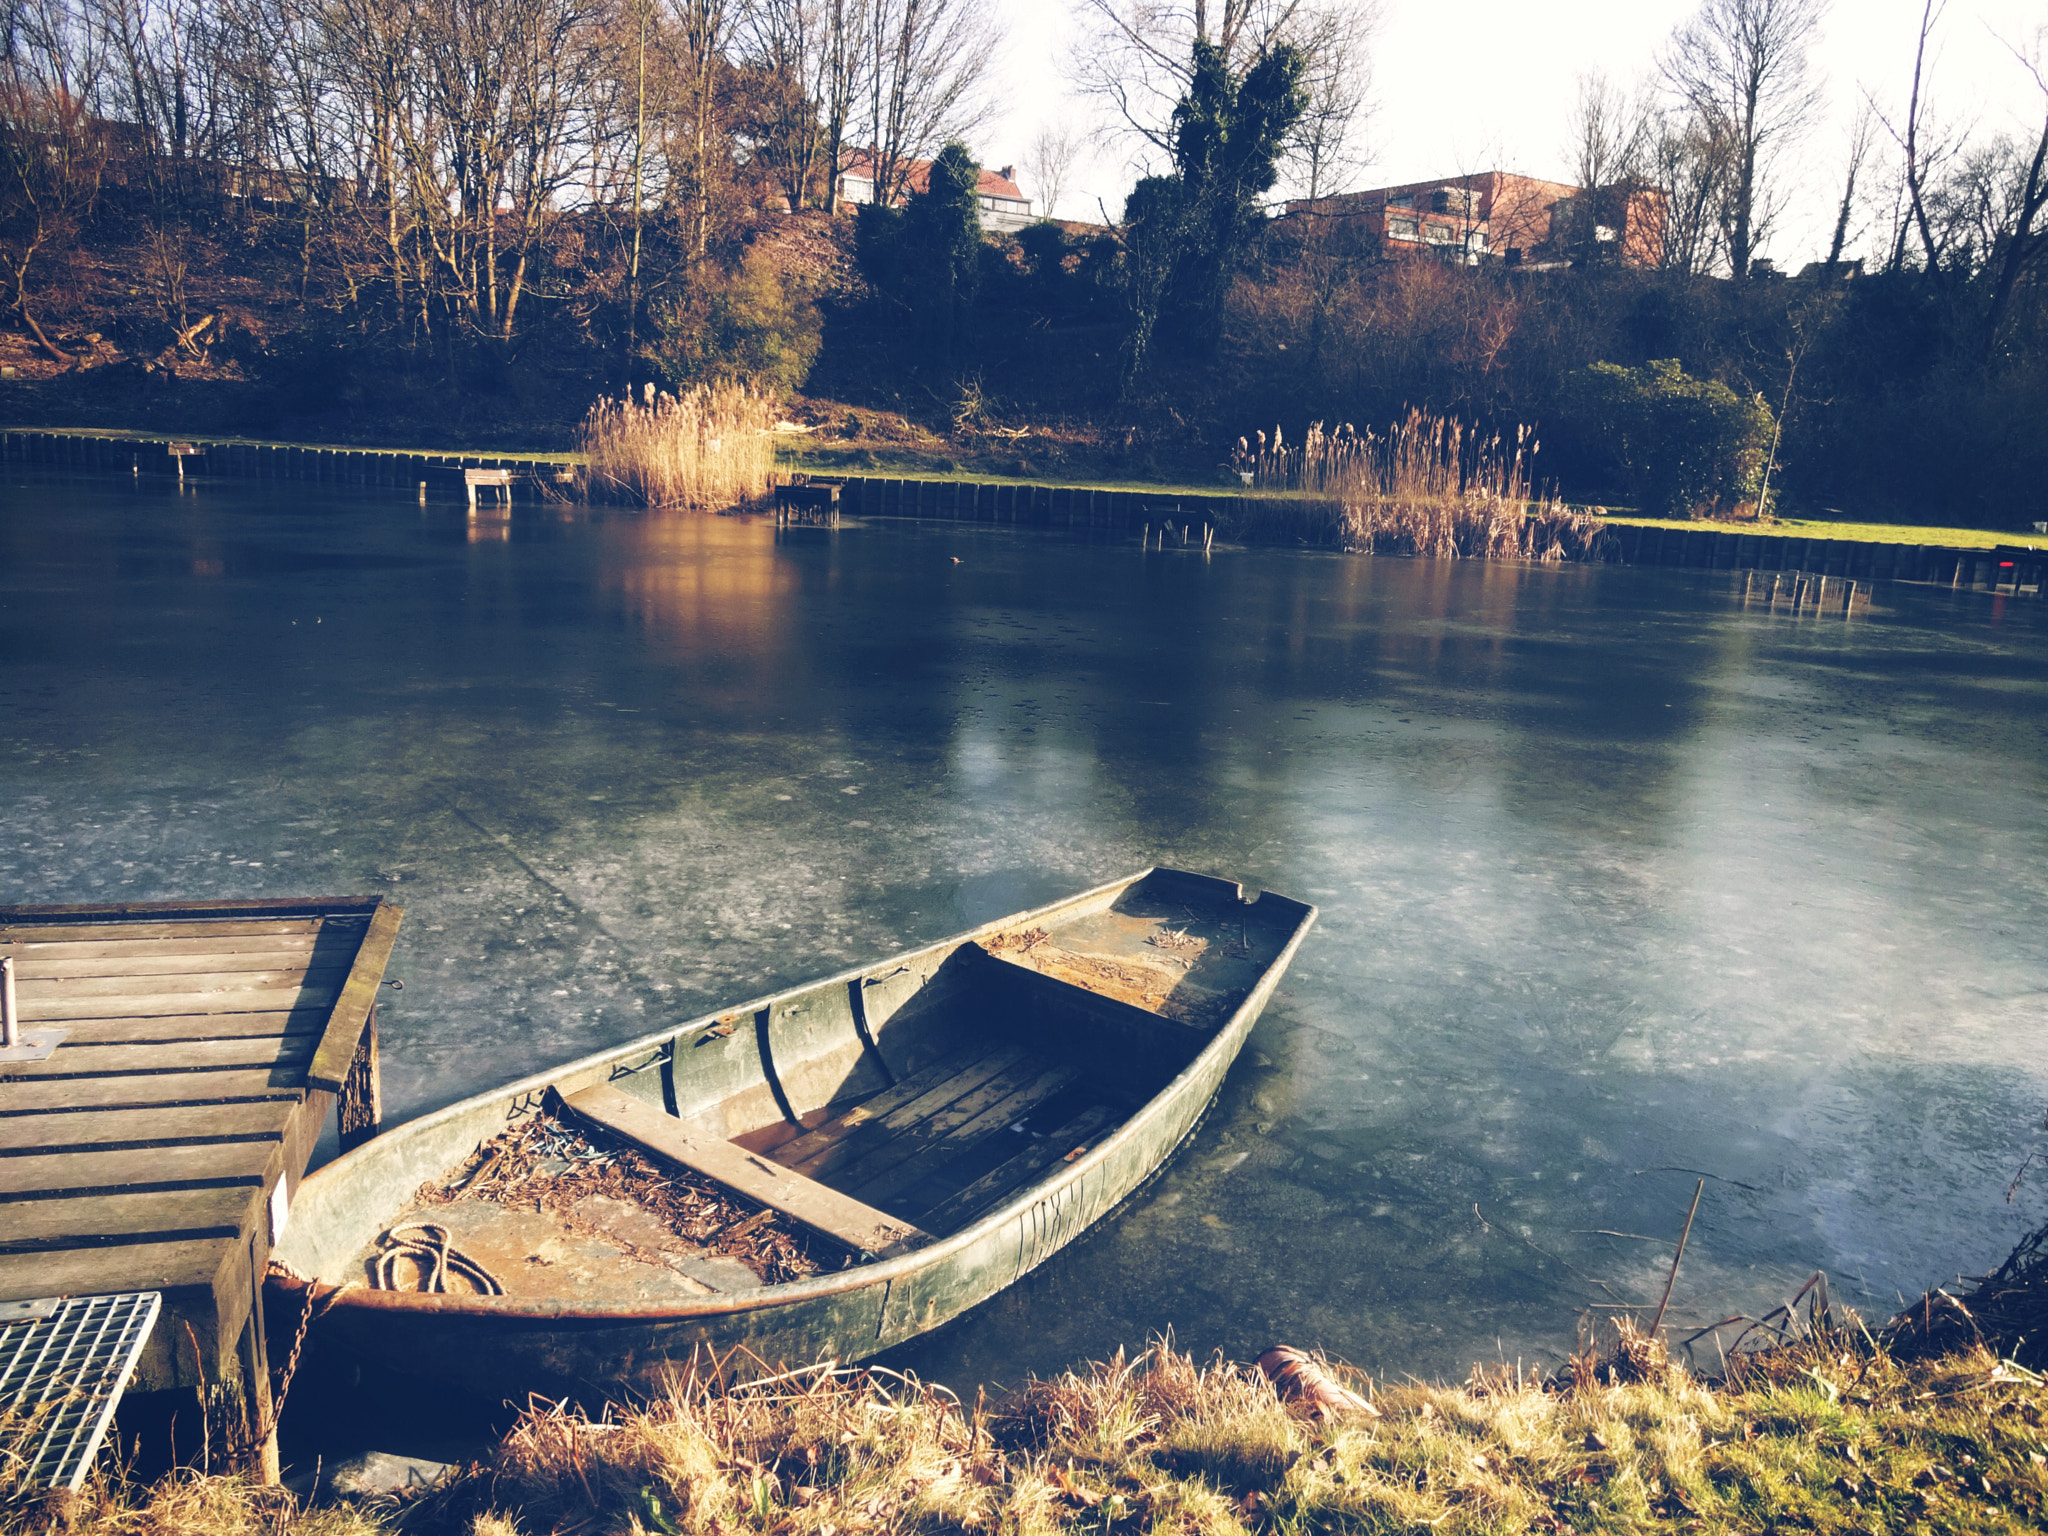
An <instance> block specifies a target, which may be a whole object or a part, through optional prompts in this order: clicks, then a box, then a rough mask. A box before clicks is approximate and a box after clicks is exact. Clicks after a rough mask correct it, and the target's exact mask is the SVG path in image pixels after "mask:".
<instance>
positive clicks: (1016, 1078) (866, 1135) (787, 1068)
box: [270, 869, 1316, 1398]
mask: <svg viewBox="0 0 2048 1536" xmlns="http://www.w3.org/2000/svg"><path fill="white" fill-rule="evenodd" d="M1315 916H1316V909H1315V908H1314V907H1312V906H1308V905H1305V904H1303V903H1301V902H1298V901H1292V900H1289V899H1288V898H1286V897H1284V896H1276V895H1273V894H1271V893H1270V892H1269V893H1264V894H1261V895H1259V896H1258V897H1256V898H1254V899H1250V900H1247V899H1246V897H1245V896H1244V892H1243V888H1242V887H1241V886H1238V885H1235V884H1232V883H1231V882H1229V881H1225V880H1218V879H1214V878H1211V877H1208V876H1204V875H1193V874H1187V873H1183V872H1181V871H1177V870H1168V869H1153V870H1147V871H1145V872H1144V873H1142V874H1139V875H1135V876H1132V877H1130V878H1129V879H1125V880H1118V881H1115V882H1113V883H1111V884H1108V885H1103V886H1098V887H1097V888H1095V889H1094V890H1090V891H1085V892H1083V893H1081V894H1079V895H1077V896H1073V897H1069V898H1067V899H1066V900H1063V901H1059V902H1055V903H1053V904H1052V905H1050V906H1045V907H1040V908H1037V909H1036V910H1033V911H1029V912H1021V913H1018V914H1016V915H1015V916H1013V917H1008V918H1005V919H1003V920H1002V921H1000V922H997V923H991V924H989V925H987V926H985V927H982V928H977V929H975V930H973V931H971V932H969V933H964V934H960V935H958V936H956V937H954V938H950V939H947V940H945V941H943V942H941V943H938V944H933V945H931V946H929V947H927V948H924V949H918V950H913V951H911V952H909V953H907V954H902V955H897V956H895V957H893V958H891V959H889V960H885V961H883V962H882V963H880V964H879V965H871V966H867V967H864V968H862V969H860V970H855V971H847V972H844V973H842V974H840V975H837V976H833V977H830V978H828V979H826V980H824V981H820V982H816V983H813V984H811V985H808V986H804V987H800V988H797V989H795V990H792V991H787V992H781V993H777V994H775V995H774V996H771V997H765V998H761V999H759V1000H758V1001H755V1002H751V1003H747V1004H745V1005H744V1006H742V1007H740V1008H737V1009H731V1010H726V1011H723V1012H720V1013H717V1014H713V1015H709V1016H707V1017H704V1018H700V1019H696V1020H694V1021H692V1022H690V1023H688V1024H685V1025H683V1026H681V1027H679V1028H673V1029H668V1030H664V1031H661V1032H660V1033H658V1034H655V1035H650V1036H647V1037H644V1038H642V1039H639V1040H636V1041H634V1042H632V1043H631V1044H628V1045H623V1046H619V1047H617V1048H615V1049H612V1050H609V1051H606V1052H604V1053H602V1054H601V1055H597V1056H592V1057H588V1058H586V1059H584V1060H582V1061H579V1062H575V1063H573V1064H571V1065H568V1066H564V1067H561V1068H559V1069H557V1070H555V1071H552V1072H549V1073H545V1074H542V1075H540V1076H536V1077H531V1078H528V1079H526V1080H525V1081H523V1082H519V1083H515V1084H512V1085H511V1086H510V1087H507V1088H501V1089H498V1090H496V1091H494V1092H491V1093H486V1094H482V1095H479V1096H478V1097H475V1098H472V1099H467V1100H465V1101H463V1102H462V1103H460V1104H456V1105H453V1106H451V1107H449V1108H447V1109H444V1110H441V1111H439V1112H438V1113H435V1114H431V1115H428V1116H425V1117H424V1118H422V1119H419V1120H415V1121H412V1122H410V1123H408V1124H405V1125H401V1126H399V1127H397V1128H395V1129H393V1130H391V1131H388V1132H386V1133H385V1134H384V1135H381V1136H379V1137H377V1138H376V1139H374V1140H372V1141H370V1142H367V1143H366V1144H364V1145H362V1146H360V1147H358V1148H356V1149H355V1150H354V1151H352V1152H349V1153H347V1154H345V1155H344V1156H342V1157H340V1158H338V1159H337V1160H335V1161H334V1162H332V1163H330V1164H328V1165H327V1166H326V1167H324V1168H322V1169H320V1170H319V1171H318V1172H316V1173H314V1174H312V1175H311V1176H309V1177H308V1178H307V1179H306V1180H305V1182H304V1183H303V1184H301V1185H300V1186H299V1190H298V1194H297V1198H296V1199H295V1201H294V1202H293V1205H292V1210H291V1214H290V1221H289V1224H288V1227H287V1229H286V1231H285V1233H284V1235H283V1238H282V1240H281V1241H280V1242H279V1243H278V1245H277V1246H276V1248H275V1249H274V1250H273V1253H274V1258H275V1260H276V1262H275V1263H274V1264H273V1266H272V1270H271V1277H270V1284H271V1285H272V1286H273V1287H274V1288H278V1289H281V1290H282V1291H283V1292H286V1293H290V1294H295V1295H296V1296H297V1297H298V1299H299V1300H300V1301H301V1302H310V1301H311V1300H312V1298H311V1297H309V1296H308V1295H307V1294H306V1293H307V1290H308V1288H311V1289H312V1290H313V1291H314V1292H315V1293H316V1294H317V1295H318V1298H319V1301H320V1304H321V1306H322V1315H321V1321H320V1323H319V1324H318V1325H317V1326H318V1330H319V1332H320V1334H321V1336H322V1341H323V1347H324V1348H326V1349H328V1350H335V1349H339V1350H345V1351H349V1352H353V1353H354V1354H356V1355H357V1356H358V1357H359V1358H360V1359H362V1360H363V1362H364V1363H365V1364H371V1365H374V1366H379V1367H382V1368H384V1369H388V1370H392V1371H397V1372H400V1373H403V1374H417V1375H421V1376H426V1377H431V1378H434V1379H436V1380H439V1381H443V1382H447V1383H450V1384H454V1385H458V1386H461V1387H463V1388H466V1389H468V1390H471V1391H476V1392H482V1393H488V1394H495V1395H498V1396H500V1397H502V1398H517V1397H519V1396H521V1395H523V1394H524V1393H526V1392H529V1391H553V1392H588V1391H590V1390H591V1389H593V1388H595V1389H596V1390H598V1391H599V1392H610V1391H617V1390H621V1389H623V1390H628V1391H631V1390H636V1389H645V1388H648V1387H651V1386H653V1385H655V1384H656V1383H657V1382H658V1380H659V1378H660V1377H661V1375H662V1374H663V1373H664V1372H665V1371H667V1370H669V1369H672V1368H673V1367H674V1365H675V1364H676V1363H678V1362H683V1361H687V1360H688V1359H690V1358H691V1357H692V1356H693V1355H694V1354H695V1353H696V1352H698V1351H699V1350H703V1349H709V1350H713V1351H716V1352H718V1353H720V1354H723V1353H725V1352H727V1351H730V1350H732V1349H734V1348H736V1347H744V1348H745V1349H747V1350H749V1351H751V1352H752V1353H753V1355H754V1356H755V1357H758V1359H759V1360H760V1361H762V1362H764V1363H766V1364H768V1365H780V1364H802V1363H809V1362H812V1361H815V1360H819V1359H827V1358H830V1359H836V1360H840V1361H850V1360H859V1359H862V1358H865V1357H867V1356H869V1355H872V1354H875V1353H876V1352H878V1351H880V1350H883V1349H886V1348H888V1347H889V1346H891V1345H893V1344H897V1343H900V1342H902V1341H903V1340H905V1339H908V1338H911V1337H914V1336H915V1335H917V1334H920V1333H923V1332H925V1331H926V1330H928V1329H931V1328H935V1327H937V1326H938V1325H939V1324H941V1323H944V1322H946V1321H948V1320H949V1319H951V1318H953V1317H956V1316H958V1315H959V1314H960V1313H962V1312H964V1311H965V1310H967V1309H968V1308H969V1307H972V1306H974V1305H975V1304H976V1303H978V1302H981V1301H983V1300H986V1299H987V1298H988V1297H989V1296H991V1295H993V1294H994V1293H995V1292H997V1291H999V1290H1001V1289H1002V1288H1003V1287H1005V1286H1007V1285H1009V1284H1011V1283H1012V1282H1013V1281H1015V1280H1017V1279H1018V1278H1019V1277H1020V1276H1022V1275H1024V1274H1026V1273H1028V1272H1029V1271H1030V1270H1032V1269H1034V1268H1035V1267H1037V1266H1038V1265H1039V1264H1042V1263H1044V1262H1045V1260H1046V1259H1048V1258H1049V1257H1051V1256H1052V1255H1053V1254H1054V1253H1056V1252H1057V1251H1058V1250H1059V1249H1060V1248H1061V1247H1063V1246H1064V1245H1065V1244H1067V1243H1069V1242H1071V1241H1072V1240H1073V1239H1074V1238H1075V1237H1077V1236H1078V1235H1079V1234H1080V1233H1082V1232H1083V1231H1085V1230H1086V1229H1087V1228H1088V1227H1089V1226H1090V1225H1091V1224H1092V1223H1094V1222H1095V1221H1097V1220H1098V1219H1099V1218H1101V1217H1102V1216H1104V1215H1105V1214H1107V1213H1108V1212H1109V1211H1110V1210H1112V1209H1113V1208H1114V1207H1115V1206H1116V1205H1117V1204H1118V1203H1119V1202H1120V1201H1122V1200H1123V1199H1124V1198H1125V1197H1126V1196H1128V1195H1129V1194H1130V1193H1131V1192H1132V1191H1133V1190H1135V1189H1137V1188H1138V1186H1139V1185H1140V1184H1142V1183H1144V1182H1145V1180H1146V1179H1147V1178H1148V1177H1149V1176H1150V1175H1152V1174H1153V1173H1154V1172H1156V1171H1157V1170H1158V1169H1159V1167H1160V1166H1161V1164H1162V1163H1164V1162H1165V1160H1166V1159H1167V1157H1168V1156H1169V1155H1170V1154H1171V1153H1172V1152H1173V1150H1174V1149H1175V1148H1176V1147H1177V1146H1178V1145H1179V1144H1180V1143H1181V1142H1182V1141H1183V1140H1184V1139H1185V1138H1186V1137H1187V1136H1188V1134H1189V1133H1190V1132H1191V1131H1192V1130H1193V1128H1194V1126H1195V1124H1196V1122H1197V1120H1198V1119H1199V1118H1200V1116H1201V1115H1202V1113H1203V1111H1204V1110H1205V1109H1206V1108H1207V1106H1208V1105H1209V1103H1210V1101H1211V1099H1212V1098H1213V1097H1214V1095H1215V1093H1216V1091H1217V1089H1218V1087H1219V1086H1220V1085H1221V1083H1222V1081H1223V1076H1224V1073H1225V1072H1226V1071H1227V1070H1228V1069H1229V1067H1230V1064H1231V1062H1232V1061H1233V1060H1234V1059H1235V1058H1236V1056H1237V1053H1238V1050H1239V1048H1240V1047H1241V1046H1242V1045H1243V1043H1244V1039H1245V1036H1246V1035H1247V1034H1248V1033H1249V1032H1250V1030H1251V1027H1252V1025H1253V1023H1254V1022H1255V1021H1256V1020H1257V1018H1258V1016H1259V1014H1260V1013H1261V1012H1262V1011H1263V1009H1264V1008H1265V1005H1266V1002H1267V999H1268V998H1269V997H1270V996H1271V995H1272V992H1273V989H1274V987H1275V986H1276V985H1277V984H1278V982H1279V980H1280V977H1281V976H1282V974H1283V973H1284V972H1285V971H1286V969H1287V966H1288V964H1289V962H1290V961H1291V960H1292V959H1293V957H1294V952H1295V950H1296V949H1297V948H1298V947H1299V946H1300V944H1301V942H1302V939H1303V937H1304V936H1305V935H1306V934H1307V932H1308V929H1309V926H1310V925H1311V924H1312V923H1313V922H1314V921H1315ZM536 1116H540V1117H544V1118H542V1119H540V1120H539V1121H536V1120H535V1117H536ZM557 1124H573V1125H576V1126H578V1127H580V1128H589V1129H594V1130H597V1131H601V1132H602V1133H603V1134H604V1135H605V1136H606V1137H608V1138H611V1139H612V1141H613V1143H614V1144H617V1143H625V1144H627V1145H629V1146H630V1147H632V1148H635V1149H638V1150H639V1151H640V1152H643V1153H647V1154H652V1155H653V1156H654V1157H655V1158H657V1159H660V1160H662V1161H661V1166H662V1167H663V1168H665V1169H670V1170H672V1171H676V1172H677V1173H678V1176H679V1177H687V1175H684V1174H682V1172H681V1170H675V1169H674V1165H675V1164H681V1165H683V1168H684V1169H687V1170H689V1172H690V1174H691V1175H695V1176H697V1178H698V1181H699V1183H700V1185H701V1186H702V1187H707V1188H712V1189H714V1190H715V1191H717V1192H718V1193H720V1194H722V1195H730V1196H732V1197H734V1198H735V1200H736V1201H737V1203H739V1204H740V1205H741V1206H743V1207H744V1208H745V1209H748V1210H755V1209H757V1208H758V1209H759V1210H761V1211H763V1212H764V1213H765V1212H773V1213H777V1214H776V1215H775V1216H773V1217H771V1216H768V1215H766V1214H763V1215H761V1216H760V1218H759V1219H760V1220H780V1221H782V1222H785V1223H787V1224H788V1225H789V1227H790V1229H791V1230H792V1231H795V1232H797V1233H798V1234H799V1235H800V1236H801V1237H802V1238H803V1239H804V1240H805V1241H806V1242H807V1243H808V1244H809V1245H810V1248H809V1251H810V1252H811V1253H812V1254H814V1255H824V1256H825V1258H824V1262H823V1263H822V1264H819V1265H816V1266H814V1268H815V1269H816V1272H814V1273H809V1274H807V1275H805V1276H804V1277H803V1278H798V1279H780V1280H777V1281H776V1283H768V1282H767V1281H765V1280H764V1279H763V1278H762V1276H761V1275H760V1274H759V1273H756V1272H754V1271H751V1270H749V1269H747V1268H744V1267H742V1266H741V1265H740V1264H738V1263H736V1262H735V1261H734V1260H733V1259H732V1258H730V1257H722V1256H720V1255H719V1254H717V1253H712V1252H708V1251H706V1252H696V1253H693V1252H691V1251H690V1248H689V1245H688V1244H687V1243H682V1242H680V1240H679V1239H677V1238H676V1237H675V1235H674V1233H672V1232H669V1231H668V1230H666V1229H663V1228H661V1227H660V1223H659V1221H657V1220H655V1219H654V1216H653V1213H651V1212H650V1211H649V1210H646V1209H642V1208H639V1207H634V1206H629V1205H628V1204H627V1203H626V1202H621V1201H618V1200H612V1199H609V1198H607V1197H603V1196H593V1197H591V1198H590V1199H588V1200H584V1201H581V1202H579V1203H578V1205H577V1206H576V1207H575V1209H574V1210H572V1211H562V1210H553V1211H550V1210H548V1209H545V1208H543V1209H535V1208H533V1206H534V1202H533V1201H531V1200H527V1201H525V1202H524V1204H523V1205H522V1204H520V1203H519V1202H512V1201H508V1202H506V1203H505V1204H503V1205H497V1204H494V1203H493V1202H492V1201H490V1200H488V1199H474V1198H458V1196H459V1188H460V1186H461V1185H462V1184H463V1183H464V1181H465V1180H468V1181H471V1182H478V1181H481V1182H482V1183H483V1184H488V1182H489V1178H490V1175H489V1173H488V1171H487V1170H488V1168H489V1167H490V1166H491V1165H492V1164H493V1162H494V1160H495V1158H496V1157H497V1155H498V1154H496V1153H489V1152H485V1151H480V1148H481V1147H483V1145H484V1144H486V1143H489V1144H493V1145H508V1144H514V1143H516V1144H518V1145H522V1146H525V1145H531V1144H533V1142H532V1138H533V1136H534V1135H535V1134H538V1133H542V1132H546V1133H548V1134H552V1132H551V1131H549V1128H550V1127H552V1126H554V1125H557ZM508 1132H509V1133H510V1136H511V1138H512V1140H511V1141H509V1142H508V1141H507V1140H506V1139H505V1138H506V1137H507V1135H508ZM522 1137H524V1138H525V1140H523V1141H522V1140H519V1138H522ZM574 1155H575V1154H573V1153H572V1154H570V1157H569V1158H566V1159H564V1160H563V1161H562V1167H563V1168H564V1169H567V1168H569V1167H570V1166H571V1163H572V1162H573V1157H574ZM550 1176H553V1174H552V1173H550ZM706 1180H708V1181H709V1183H708V1184H704V1183H703V1181H706ZM530 1187H531V1186H528V1188H530ZM422 1199H425V1200H428V1201H429V1202H430V1203H429V1204H428V1205H425V1206H422V1205H420V1204H419V1203H418V1202H419V1201H420V1200H422ZM434 1200H440V1201H443V1202H444V1203H440V1204H433V1203H431V1202H432V1201H434ZM451 1202H452V1203H451ZM543 1205H545V1202H543ZM557 1218H559V1219H557ZM650 1223H651V1224H652V1225H650ZM419 1224H427V1225H429V1226H431V1227H433V1228H436V1229H438V1232H439V1233H440V1234H444V1235H438V1236H437V1235H435V1233H433V1232H430V1233H429V1234H428V1240H429V1243H430V1245H431V1243H434V1242H438V1243H439V1244H441V1245H442V1246H443V1247H446V1246H449V1245H452V1247H453V1249H454V1250H455V1252H456V1253H457V1255H458V1256H459V1257H460V1258H461V1259H462V1260H463V1261H464V1262H465V1263H467V1264H468V1265H469V1266H471V1268H470V1269H469V1270H465V1269H463V1268H462V1266H461V1265H460V1264H458V1265H457V1266H456V1267H455V1268H454V1270H453V1271H451V1273H450V1276H449V1278H448V1279H447V1280H446V1282H445V1283H446V1285H447V1289H446V1290H445V1291H443V1292H441V1293H429V1292H427V1291H424V1290H421V1289H411V1288H408V1289H382V1288H378V1282H379V1281H380V1280H381V1282H382V1283H384V1284H389V1283H391V1282H392V1266H391V1263H390V1260H389V1259H388V1257H386V1258H383V1259H380V1254H386V1255H388V1253H389V1252H390V1251H391V1249H392V1247H393V1244H394V1243H396V1242H398V1241H399V1239H398V1238H397V1237H396V1236H394V1235H391V1234H394V1233H395V1232H396V1230H397V1229H400V1228H404V1227H407V1226H409V1225H412V1226H417V1225H419ZM751 1224H752V1223H751V1222H750V1223H749V1225H751ZM650 1233H651V1235H650ZM411 1237H412V1240H413V1241H415V1242H417V1241H418V1240H419V1234H418V1232H417V1231H415V1232H414V1233H412V1234H411ZM399 1267H400V1268H401V1269H405V1266H403V1265H401V1266H399ZM432 1267H433V1264H432V1263H430V1262H428V1261H427V1260H425V1259H422V1260H419V1261H418V1264H417V1269H418V1278H417V1279H415V1278H414V1275H413V1271H412V1270H410V1269H406V1270H405V1276H406V1278H405V1280H404V1282H403V1283H406V1284H408V1285H410V1284H417V1283H426V1275H427V1272H428V1270H430V1269H431V1268H432ZM472 1272H474V1273H479V1274H481V1275H483V1276H484V1277H487V1278H488V1279H489V1280H490V1281H491V1282H493V1283H495V1284H498V1285H500V1286H502V1290H503V1294H499V1295H491V1294H479V1293H477V1291H478V1290H479V1289H480V1288H483V1286H484V1281H483V1280H474V1281H464V1280H463V1279H461V1278H459V1277H460V1276H461V1275H462V1274H464V1273H472ZM771 1278H772V1277H771ZM336 1286H345V1287H347V1288H346V1289H343V1290H341V1291H340V1292H339V1293H337V1294H331V1295H330V1292H331V1289H332V1288H333V1287H336Z"/></svg>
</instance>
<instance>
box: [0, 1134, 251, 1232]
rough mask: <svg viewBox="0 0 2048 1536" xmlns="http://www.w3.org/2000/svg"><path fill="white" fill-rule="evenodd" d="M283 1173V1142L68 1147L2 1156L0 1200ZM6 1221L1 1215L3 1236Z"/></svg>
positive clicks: (239, 1180)
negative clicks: (98, 1149) (103, 1149)
mask: <svg viewBox="0 0 2048 1536" xmlns="http://www.w3.org/2000/svg"><path fill="white" fill-rule="evenodd" d="M283 1171H284V1142H283V1140H282V1138H280V1139H278V1140H276V1141H225V1142H223V1141H216V1142H209V1143H205V1144H202V1145H199V1146H190V1147H124V1148H121V1149H119V1150H117V1151H108V1152H87V1151H81V1150H79V1149H77V1148H68V1149H66V1150H65V1151H62V1152H55V1153H46V1154H44V1155H41V1156H33V1157H0V1198H18V1197H19V1196H21V1195H24V1194H35V1193H44V1192H48V1191H50V1190H87V1189H98V1190H111V1189H117V1188H119V1187H121V1186H123V1185H132V1184H161V1183H165V1182H167V1181H170V1182H182V1181H188V1180H198V1179H205V1180H210V1181H213V1182H215V1183H220V1184H227V1183H231V1182H232V1183H240V1184H254V1185H258V1186H261V1185H264V1184H267V1183H270V1182H273V1181H274V1180H275V1179H276V1178H277V1176H278V1175H280V1174H282V1173H283ZM4 1230H5V1217H4V1216H0V1231H4Z"/></svg>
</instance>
